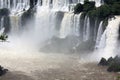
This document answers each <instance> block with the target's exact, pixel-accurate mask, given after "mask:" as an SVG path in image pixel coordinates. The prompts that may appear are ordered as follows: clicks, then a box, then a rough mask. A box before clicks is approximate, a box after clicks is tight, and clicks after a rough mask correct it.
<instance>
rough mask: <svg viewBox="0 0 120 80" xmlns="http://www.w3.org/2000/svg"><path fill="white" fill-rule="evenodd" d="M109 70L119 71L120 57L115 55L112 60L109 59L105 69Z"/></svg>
mask: <svg viewBox="0 0 120 80" xmlns="http://www.w3.org/2000/svg"><path fill="white" fill-rule="evenodd" d="M107 71H109V72H120V57H119V56H116V57H115V58H114V59H113V60H112V58H110V59H109V67H108V69H107Z"/></svg>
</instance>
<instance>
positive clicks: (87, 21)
mask: <svg viewBox="0 0 120 80" xmlns="http://www.w3.org/2000/svg"><path fill="white" fill-rule="evenodd" d="M89 37H90V19H89V17H88V16H85V20H84V27H83V41H87V40H89Z"/></svg>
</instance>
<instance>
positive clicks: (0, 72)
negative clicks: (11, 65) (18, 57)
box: [0, 66, 8, 76]
mask: <svg viewBox="0 0 120 80" xmlns="http://www.w3.org/2000/svg"><path fill="white" fill-rule="evenodd" d="M7 71H8V69H4V68H3V67H2V66H0V76H2V75H4V74H6V73H7Z"/></svg>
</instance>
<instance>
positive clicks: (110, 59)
mask: <svg viewBox="0 0 120 80" xmlns="http://www.w3.org/2000/svg"><path fill="white" fill-rule="evenodd" d="M113 61H114V59H113V58H112V57H110V58H109V59H108V60H107V63H108V65H110V64H111V63H112V62H113Z"/></svg>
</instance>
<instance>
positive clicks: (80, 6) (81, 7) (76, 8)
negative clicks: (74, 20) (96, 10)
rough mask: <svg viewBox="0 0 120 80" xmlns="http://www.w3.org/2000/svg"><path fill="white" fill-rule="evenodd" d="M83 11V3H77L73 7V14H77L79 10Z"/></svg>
mask: <svg viewBox="0 0 120 80" xmlns="http://www.w3.org/2000/svg"><path fill="white" fill-rule="evenodd" d="M82 11H83V5H82V4H81V3H78V4H77V5H76V6H75V7H74V13H75V14H79V13H80V12H82Z"/></svg>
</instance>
